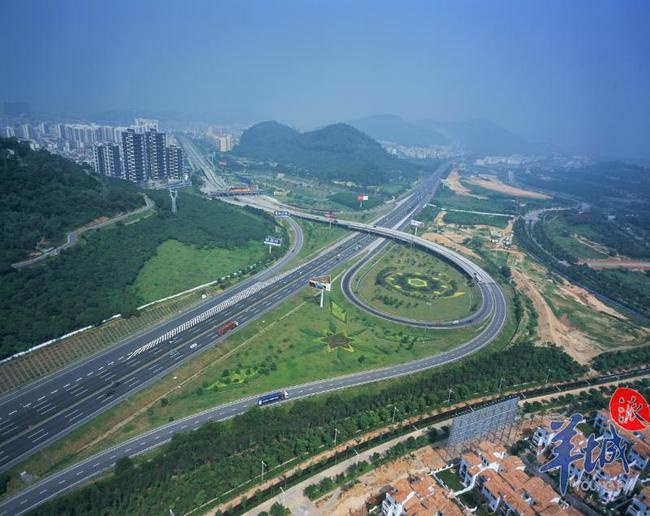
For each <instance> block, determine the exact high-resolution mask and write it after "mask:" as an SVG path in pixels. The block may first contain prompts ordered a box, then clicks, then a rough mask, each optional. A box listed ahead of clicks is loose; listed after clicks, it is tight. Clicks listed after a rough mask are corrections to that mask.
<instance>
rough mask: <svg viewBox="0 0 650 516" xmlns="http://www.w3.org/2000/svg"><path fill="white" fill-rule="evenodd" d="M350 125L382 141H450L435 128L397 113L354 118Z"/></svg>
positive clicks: (420, 143)
mask: <svg viewBox="0 0 650 516" xmlns="http://www.w3.org/2000/svg"><path fill="white" fill-rule="evenodd" d="M350 125H351V126H352V127H355V128H357V129H359V131H363V132H364V133H366V134H368V135H370V136H372V137H373V138H375V139H376V140H379V141H382V142H392V143H398V144H402V145H408V146H413V147H428V146H431V145H445V144H448V143H449V139H448V138H447V137H446V136H444V135H443V134H442V133H440V132H438V131H436V130H435V129H432V128H429V127H423V126H421V125H417V124H413V123H411V122H407V121H406V120H404V119H403V118H400V117H399V116H397V115H371V116H367V117H365V118H361V119H359V120H354V121H353V122H350Z"/></svg>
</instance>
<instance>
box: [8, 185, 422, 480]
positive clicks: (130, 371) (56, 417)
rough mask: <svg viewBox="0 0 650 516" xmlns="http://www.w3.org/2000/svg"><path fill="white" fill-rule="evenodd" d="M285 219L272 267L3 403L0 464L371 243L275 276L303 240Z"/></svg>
mask: <svg viewBox="0 0 650 516" xmlns="http://www.w3.org/2000/svg"><path fill="white" fill-rule="evenodd" d="M428 184H430V182H429V183H428ZM424 193H425V190H423V189H422V188H420V190H419V191H418V192H416V193H414V194H412V195H410V196H408V197H406V198H404V199H403V200H402V201H400V203H399V204H398V205H397V206H396V208H395V209H394V210H393V211H392V212H391V213H390V214H389V215H387V216H385V217H384V218H383V219H382V220H381V221H380V222H379V223H385V224H387V225H394V224H395V223H396V222H399V221H401V220H402V219H403V218H404V217H405V216H407V215H408V214H410V213H411V212H412V211H414V210H415V209H416V208H417V207H418V206H419V205H420V203H421V202H422V196H423V195H424ZM289 223H290V224H291V225H292V227H294V230H295V232H296V234H297V238H296V242H295V245H294V247H293V249H292V250H291V252H290V253H288V255H287V256H285V257H284V258H283V259H282V260H281V261H280V262H279V263H276V264H275V266H274V267H273V268H272V270H269V271H265V272H264V273H261V274H259V275H257V276H256V277H255V278H252V279H250V280H247V281H245V282H243V283H242V284H240V285H238V286H236V287H234V288H232V289H230V290H229V291H227V292H226V293H224V294H222V295H221V296H218V297H217V298H215V299H213V300H209V301H208V302H206V303H203V304H202V305H200V306H198V307H196V308H194V309H193V310H190V311H188V312H187V313H184V314H182V315H180V316H178V317H176V318H174V319H172V320H170V321H167V322H165V323H164V324H161V325H158V326H157V327H155V328H153V329H151V330H149V331H147V332H144V333H143V334H141V335H138V336H136V337H134V338H132V339H129V340H127V341H125V342H124V343H122V344H120V345H118V346H115V347H113V348H111V349H108V350H106V351H104V352H102V353H99V354H97V355H95V356H94V357H92V358H90V359H88V360H86V361H84V362H81V363H79V364H76V365H75V366H73V367H70V368H68V369H66V370H64V371H61V372H59V373H57V374H55V375H53V376H51V377H49V378H46V379H44V380H42V381H40V382H37V383H35V384H33V385H30V386H28V387H27V388H25V389H23V390H21V391H18V392H16V393H13V394H12V395H10V396H7V397H5V398H4V399H2V400H0V468H2V469H7V468H8V467H10V466H12V465H13V464H16V463H17V462H19V461H20V460H23V459H25V458H26V457H28V456H29V455H30V454H33V453H35V452H36V451H38V450H39V449H41V448H42V447H44V446H45V445H47V444H49V443H51V442H53V441H54V440H55V439H58V438H60V437H62V436H63V435H65V434H66V433H68V432H70V431H71V430H73V429H74V428H76V427H77V426H79V425H81V424H83V423H84V422H86V421H88V420H89V419H91V418H92V417H94V416H96V415H97V414H98V413H100V412H101V411H104V410H106V409H107V408H109V407H111V406H113V405H115V404H116V403H118V402H120V401H121V400H122V399H124V398H125V397H126V396H128V395H131V394H133V393H134V392H136V391H137V390H139V389H142V388H143V387H144V386H145V385H147V384H149V383H151V382H152V381H154V380H156V379H157V378H160V377H161V376H163V375H164V374H166V373H168V372H169V371H171V370H173V369H174V368H176V367H178V365H180V364H181V363H183V362H184V361H185V360H187V359H188V358H189V357H190V356H191V355H194V354H196V353H198V352H200V351H202V350H203V349H204V348H205V347H207V346H209V345H212V344H215V343H216V342H218V341H219V339H220V337H219V336H218V335H217V334H216V332H215V327H218V326H220V325H222V324H224V323H225V322H227V321H230V320H233V319H234V320H237V321H238V322H239V323H240V326H239V328H241V327H243V326H245V325H246V324H247V323H248V322H250V321H251V320H253V319H255V318H257V317H258V316H259V315H260V314H262V313H264V312H266V311H268V310H270V309H271V308H273V307H274V306H276V305H277V304H279V303H281V302H283V301H284V300H285V299H286V298H288V297H290V296H291V295H293V294H294V293H295V292H297V291H298V290H300V289H301V288H303V287H304V286H305V284H306V282H307V279H308V278H309V277H310V276H311V275H313V274H323V273H326V272H328V271H330V270H332V269H333V268H334V267H335V266H336V265H338V264H339V263H340V261H341V260H347V259H349V258H350V257H351V256H353V255H354V254H356V253H357V252H359V249H362V248H363V247H365V246H366V245H368V244H369V243H370V242H371V241H372V240H374V237H372V236H369V235H351V236H349V237H347V239H346V240H345V241H344V242H343V243H340V244H338V245H337V246H331V248H330V249H327V250H325V251H324V252H322V253H321V254H320V255H319V256H317V257H316V258H314V259H312V260H310V261H308V262H307V263H305V264H302V265H300V266H299V267H296V268H294V269H292V270H290V271H287V272H284V273H281V274H277V275H274V274H275V273H276V272H277V271H278V270H279V268H280V267H283V266H285V265H286V263H287V261H288V260H290V259H291V258H293V257H294V256H295V254H296V253H297V251H298V249H299V247H300V245H302V234H301V232H300V228H299V226H298V225H297V224H296V223H295V222H294V221H293V220H291V219H290V220H289ZM338 247H341V249H339V248H338ZM206 314H207V315H209V317H206Z"/></svg>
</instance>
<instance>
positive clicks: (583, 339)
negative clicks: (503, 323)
mask: <svg viewBox="0 0 650 516" xmlns="http://www.w3.org/2000/svg"><path fill="white" fill-rule="evenodd" d="M510 253H511V254H512V255H514V256H516V257H517V262H516V264H513V267H512V268H511V270H512V276H513V279H514V280H515V282H516V284H517V286H518V287H519V288H520V289H521V291H522V292H523V293H524V294H525V295H526V296H527V297H529V298H530V299H531V301H532V302H533V305H534V307H535V310H536V311H537V313H538V327H537V337H538V338H539V341H540V342H542V343H545V342H552V343H554V344H557V345H558V346H561V347H562V348H563V349H564V350H565V351H566V352H567V353H568V354H569V355H570V356H572V357H573V358H574V359H575V360H576V361H577V362H579V363H582V364H588V363H589V362H590V360H591V359H592V358H593V357H594V356H595V355H597V354H599V353H602V352H603V351H609V350H611V346H610V347H607V342H608V339H609V341H611V342H614V341H615V342H616V344H617V346H616V349H625V348H629V347H634V346H635V345H638V344H639V343H641V342H643V341H644V340H645V339H647V338H648V335H650V331H648V329H647V328H639V327H635V326H633V325H630V324H629V320H628V318H627V317H626V316H624V315H623V314H621V313H620V312H618V311H617V310H615V309H614V308H612V307H610V306H608V305H606V304H604V303H603V302H601V301H600V300H599V299H597V298H596V297H595V296H593V295H592V294H591V293H589V292H588V291H586V290H584V289H583V288H580V287H578V286H576V285H574V284H572V283H569V282H568V281H565V280H562V282H561V283H558V284H556V283H553V285H554V288H553V289H551V290H550V292H551V294H549V293H548V292H549V289H548V287H549V284H548V283H545V282H553V281H554V280H551V279H550V278H549V277H548V273H547V271H546V269H544V268H543V267H542V266H540V265H538V264H534V263H533V262H530V261H527V262H525V263H526V265H527V267H524V261H525V255H524V254H522V253H521V252H519V251H516V250H511V251H510ZM545 291H546V295H551V298H552V301H551V302H552V303H553V305H554V306H556V308H557V307H558V306H563V307H565V310H564V311H565V313H564V315H562V316H561V317H557V316H556V314H555V313H554V311H553V309H552V308H551V306H550V305H549V302H548V301H547V299H546V297H545V296H544V295H542V292H545ZM571 303H574V304H579V305H581V306H583V307H585V308H587V309H588V310H589V312H590V318H589V322H588V323H587V324H586V326H583V327H580V328H578V327H576V326H575V325H574V324H572V323H571V321H570V320H569V318H568V316H567V313H566V307H568V306H571ZM583 320H584V318H583Z"/></svg>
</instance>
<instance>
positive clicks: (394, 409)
mask: <svg viewBox="0 0 650 516" xmlns="http://www.w3.org/2000/svg"><path fill="white" fill-rule="evenodd" d="M396 412H397V407H393V419H392V420H391V422H390V424H391V425H392V424H393V423H394V422H395V413H396Z"/></svg>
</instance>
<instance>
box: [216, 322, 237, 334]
mask: <svg viewBox="0 0 650 516" xmlns="http://www.w3.org/2000/svg"><path fill="white" fill-rule="evenodd" d="M237 326H239V323H238V322H237V321H230V322H227V323H226V324H224V325H223V326H220V327H219V328H217V333H218V334H219V335H225V334H226V333H228V332H229V331H230V330H234V329H235V328H237Z"/></svg>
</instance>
